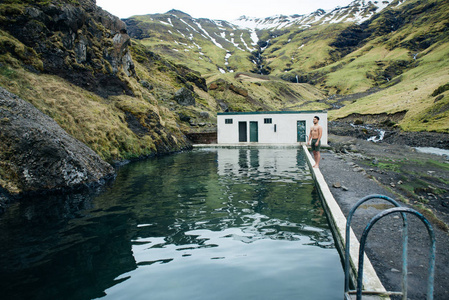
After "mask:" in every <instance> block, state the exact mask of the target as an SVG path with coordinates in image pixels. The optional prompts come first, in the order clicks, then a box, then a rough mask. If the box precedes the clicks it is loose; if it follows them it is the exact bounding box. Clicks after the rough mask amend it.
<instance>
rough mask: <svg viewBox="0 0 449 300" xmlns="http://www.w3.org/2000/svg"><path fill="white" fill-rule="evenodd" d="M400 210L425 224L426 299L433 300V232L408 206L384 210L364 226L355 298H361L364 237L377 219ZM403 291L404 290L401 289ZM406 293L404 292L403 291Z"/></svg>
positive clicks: (434, 247)
mask: <svg viewBox="0 0 449 300" xmlns="http://www.w3.org/2000/svg"><path fill="white" fill-rule="evenodd" d="M396 212H400V213H401V214H402V215H404V214H405V213H410V214H414V215H416V216H417V217H418V218H419V219H420V220H421V221H422V222H423V223H424V225H425V226H426V228H427V232H428V233H429V236H430V241H431V245H430V258H429V278H428V282H427V300H433V285H434V276H435V252H436V244H435V233H434V231H433V228H432V225H431V224H430V222H429V221H428V220H427V219H426V218H425V217H424V216H423V215H422V214H421V213H419V212H417V211H416V210H414V209H411V208H408V207H402V206H401V207H393V208H390V209H387V210H384V211H382V212H380V213H378V214H377V215H376V216H374V217H373V218H372V219H371V221H370V222H369V223H368V225H367V226H366V228H365V230H364V231H363V234H362V237H361V239H360V249H359V268H358V274H357V300H361V299H362V279H363V254H364V252H365V243H366V238H367V236H368V233H369V231H370V230H371V228H372V227H373V226H374V224H375V223H376V222H377V221H379V220H380V219H381V218H383V217H385V216H387V215H389V214H392V213H396ZM403 292H404V291H403ZM405 293H406V292H405Z"/></svg>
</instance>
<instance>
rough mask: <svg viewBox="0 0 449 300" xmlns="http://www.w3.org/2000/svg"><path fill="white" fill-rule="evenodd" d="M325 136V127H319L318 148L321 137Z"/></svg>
mask: <svg viewBox="0 0 449 300" xmlns="http://www.w3.org/2000/svg"><path fill="white" fill-rule="evenodd" d="M322 136H323V127H321V126H319V127H318V139H317V140H316V145H317V146H318V143H319V142H320V141H321V137H322Z"/></svg>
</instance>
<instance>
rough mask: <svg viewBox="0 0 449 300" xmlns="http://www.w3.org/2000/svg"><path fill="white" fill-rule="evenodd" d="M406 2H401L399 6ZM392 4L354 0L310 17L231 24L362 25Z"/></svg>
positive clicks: (265, 26) (278, 17)
mask: <svg viewBox="0 0 449 300" xmlns="http://www.w3.org/2000/svg"><path fill="white" fill-rule="evenodd" d="M405 1H406V0H400V1H399V4H402V3H403V2H405ZM392 2H393V0H375V1H372V0H354V1H353V2H351V3H350V4H349V5H348V6H344V7H341V6H338V7H336V8H334V9H332V10H327V11H326V10H323V9H318V10H316V11H314V12H312V13H310V14H308V15H297V14H296V15H290V16H285V15H275V16H272V17H268V18H264V19H262V18H255V17H248V16H241V17H240V18H238V19H236V20H233V21H231V23H232V24H234V25H235V26H238V27H240V28H247V29H252V30H256V29H259V30H261V29H274V28H277V29H280V28H284V27H289V26H293V25H295V26H299V27H300V26H310V25H314V24H315V25H319V24H325V23H338V22H355V23H358V24H360V23H362V22H364V21H366V20H368V19H369V18H371V17H372V16H373V15H374V14H376V13H378V12H380V11H382V10H383V9H385V8H386V7H387V6H389V5H390V3H392Z"/></svg>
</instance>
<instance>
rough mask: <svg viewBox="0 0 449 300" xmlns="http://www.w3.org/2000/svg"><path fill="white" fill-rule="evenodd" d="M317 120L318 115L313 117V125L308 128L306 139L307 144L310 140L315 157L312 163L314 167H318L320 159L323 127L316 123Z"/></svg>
mask: <svg viewBox="0 0 449 300" xmlns="http://www.w3.org/2000/svg"><path fill="white" fill-rule="evenodd" d="M319 121H320V118H319V117H318V116H315V117H313V126H312V128H310V134H309V140H308V141H307V144H310V140H312V143H311V144H310V145H311V146H312V152H313V158H314V159H315V165H313V167H314V168H319V166H320V159H321V154H320V146H321V136H322V135H323V127H321V125H318V122H319Z"/></svg>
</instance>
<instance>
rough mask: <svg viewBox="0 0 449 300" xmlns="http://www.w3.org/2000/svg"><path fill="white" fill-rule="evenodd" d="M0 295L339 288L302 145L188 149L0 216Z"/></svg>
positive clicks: (283, 292) (285, 294)
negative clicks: (87, 189)
mask: <svg viewBox="0 0 449 300" xmlns="http://www.w3.org/2000/svg"><path fill="white" fill-rule="evenodd" d="M0 288H1V295H2V296H1V298H2V299H96V298H101V299H315V300H316V299H323V300H331V299H342V297H343V271H342V267H341V263H340V258H339V255H338V253H337V250H336V249H335V247H334V242H333V237H332V233H331V231H330V229H329V227H328V224H327V220H326V217H325V214H324V211H323V208H322V206H321V202H320V200H319V197H318V195H317V193H316V191H315V188H314V182H313V179H312V176H311V174H310V171H309V169H308V167H307V164H306V160H305V156H304V154H303V153H302V151H301V150H300V149H293V148H291V149H279V148H272V149H268V148H266V149H196V150H193V151H190V152H185V153H179V154H175V155H170V156H165V157H159V158H153V159H148V160H146V161H141V162H135V163H131V164H128V165H126V166H124V167H121V168H120V169H119V171H118V176H117V179H116V180H115V181H114V183H113V184H111V185H110V186H108V187H107V188H104V189H102V190H101V191H97V192H92V193H90V194H78V195H72V196H70V197H69V196H64V197H61V196H60V197H51V198H47V199H45V201H42V199H34V201H26V202H22V203H20V204H19V203H16V204H15V205H13V206H11V207H10V208H9V209H8V210H7V212H6V213H5V214H4V215H3V216H1V217H0Z"/></svg>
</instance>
